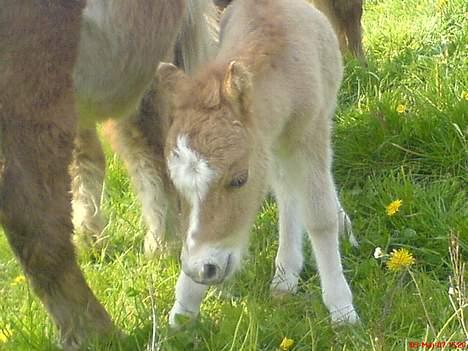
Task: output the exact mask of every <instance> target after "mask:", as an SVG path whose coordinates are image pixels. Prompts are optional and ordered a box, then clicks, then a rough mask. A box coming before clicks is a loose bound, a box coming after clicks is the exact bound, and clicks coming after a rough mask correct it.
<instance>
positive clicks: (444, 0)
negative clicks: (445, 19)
mask: <svg viewBox="0 0 468 351" xmlns="http://www.w3.org/2000/svg"><path fill="white" fill-rule="evenodd" d="M446 5H447V0H438V1H437V8H438V9H439V10H441V9H443V8H444V7H445V6H446Z"/></svg>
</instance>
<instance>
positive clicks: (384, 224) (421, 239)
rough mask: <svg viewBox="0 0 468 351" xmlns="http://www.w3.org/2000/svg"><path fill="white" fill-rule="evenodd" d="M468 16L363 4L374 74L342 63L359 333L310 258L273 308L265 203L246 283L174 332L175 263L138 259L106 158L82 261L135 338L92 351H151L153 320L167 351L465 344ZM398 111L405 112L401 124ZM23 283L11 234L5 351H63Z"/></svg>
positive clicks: (130, 208) (128, 201)
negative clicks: (391, 208) (382, 256)
mask: <svg viewBox="0 0 468 351" xmlns="http://www.w3.org/2000/svg"><path fill="white" fill-rule="evenodd" d="M467 16H468V5H467V3H466V1H463V0H447V1H442V0H439V1H430V0H405V1H399V0H368V1H367V3H366V9H365V19H364V27H365V46H366V50H367V54H368V60H369V65H368V67H367V68H364V67H361V66H360V65H359V64H357V63H356V62H354V61H348V63H347V67H346V77H345V80H344V82H343V87H342V90H341V93H340V104H339V110H338V113H337V118H336V127H335V136H334V144H335V175H336V181H337V184H338V187H339V189H341V194H340V195H341V198H342V201H343V204H344V206H345V208H346V209H347V211H348V212H349V214H350V215H351V216H352V219H353V223H354V230H355V232H356V235H357V237H358V240H359V241H360V244H361V246H360V248H359V249H354V248H352V247H351V246H350V245H349V244H348V243H347V242H343V244H342V256H343V263H344V267H345V270H346V275H347V277H348V279H349V281H350V283H351V286H352V290H353V292H354V299H355V304H356V307H357V310H358V312H359V313H360V316H361V319H362V323H361V325H358V326H355V327H341V328H335V327H333V326H331V325H330V322H329V319H328V314H327V311H326V309H325V307H324V306H323V304H322V302H321V297H320V288H319V281H318V277H317V273H316V269H315V266H314V263H313V260H312V259H310V258H309V259H308V260H307V262H306V268H305V270H304V273H303V275H302V281H301V285H300V290H299V293H298V294H297V295H295V296H291V297H288V298H287V299H285V300H283V301H280V302H278V301H275V300H272V299H271V298H270V295H269V291H268V287H269V282H270V279H271V277H272V273H273V260H274V256H275V252H276V248H277V219H276V218H277V211H276V206H275V204H274V203H272V202H266V203H265V204H264V207H263V209H262V212H261V213H260V214H259V215H258V218H257V222H256V224H255V227H254V228H253V230H252V231H253V233H252V234H253V236H252V237H253V240H252V245H251V255H250V256H249V257H248V258H247V261H246V263H245V265H244V269H243V270H242V272H240V273H239V274H238V275H237V276H236V278H235V279H234V280H232V281H231V282H229V283H226V284H225V285H223V286H221V287H218V288H216V289H212V290H210V292H209V294H208V296H207V298H206V299H205V302H204V304H203V307H202V312H201V316H200V319H199V321H198V322H196V323H195V324H194V325H192V326H190V327H188V328H187V329H186V330H184V331H182V332H173V331H170V330H169V329H168V327H167V314H168V311H169V309H170V308H171V304H172V302H173V298H174V285H175V282H176V278H177V274H178V272H179V269H180V267H179V263H178V260H177V259H176V258H163V259H160V260H148V259H146V258H145V257H144V256H143V255H142V254H141V253H142V243H143V235H144V232H145V230H144V226H143V225H142V224H141V222H140V209H139V205H138V203H137V201H136V200H135V197H134V195H133V194H132V192H131V191H130V187H129V181H128V179H127V176H126V174H125V171H124V169H123V168H122V166H121V164H120V162H119V161H118V160H117V159H116V158H115V157H114V156H112V155H111V154H110V153H108V176H107V179H106V196H105V204H104V207H105V210H106V213H107V215H108V218H109V227H108V229H107V231H108V234H109V235H110V236H111V241H110V244H109V246H108V247H107V248H106V249H105V250H103V251H102V252H95V253H94V254H82V255H81V257H80V262H81V266H82V267H83V270H84V272H85V274H86V276H87V279H88V281H89V282H90V285H91V286H92V288H93V290H94V291H95V292H96V294H97V295H98V296H99V298H100V300H101V301H102V302H103V303H104V304H105V306H106V308H107V309H108V311H109V312H110V313H111V315H112V316H113V318H114V320H115V322H116V324H117V325H119V326H120V327H121V328H122V329H123V330H124V331H125V332H127V333H128V334H129V335H130V337H129V340H127V341H128V342H126V343H118V342H117V343H115V344H114V345H113V346H112V347H105V346H100V347H99V346H96V347H93V348H92V349H93V350H108V349H109V350H132V351H133V350H144V349H145V345H146V343H147V341H148V339H149V337H150V335H151V331H152V328H153V321H152V319H153V317H152V316H153V314H154V316H155V319H156V325H157V330H158V336H159V343H160V346H161V349H162V350H191V349H195V350H212V351H221V350H226V351H229V350H235V351H239V350H277V349H278V347H279V344H280V342H281V340H282V338H283V337H284V336H287V337H289V338H292V339H294V340H295V346H294V348H293V349H294V350H296V351H299V350H304V351H305V350H319V351H320V350H382V351H387V350H411V348H410V347H409V341H422V340H426V341H434V340H440V341H463V340H465V339H467V338H468V335H465V334H464V332H463V330H462V324H461V322H460V320H458V319H457V318H454V317H455V314H454V313H455V312H454V308H453V307H452V305H451V303H450V300H449V295H448V290H449V287H450V283H449V279H450V276H453V275H454V272H453V269H454V268H453V267H452V265H451V263H450V257H449V252H448V243H449V235H450V234H452V233H453V234H458V235H459V237H460V251H461V260H462V261H464V262H466V260H467V255H468V254H467V253H468V197H467V188H468V187H467V183H468V176H467V175H468V145H467V134H468V118H467V114H468V101H467V99H466V97H463V95H462V94H463V93H464V92H465V93H466V92H468V60H467V56H466V54H467V52H468V51H467V49H468V17H467ZM398 105H404V106H405V107H406V111H405V112H404V113H398V112H397V111H396V108H397V106H398ZM395 199H402V200H403V205H402V207H401V209H400V212H398V213H397V214H396V215H395V216H392V217H389V216H387V215H386V212H385V206H386V205H388V204H389V203H390V202H391V201H393V200H395ZM376 247H381V248H382V250H384V251H385V252H387V253H388V252H391V250H392V249H394V248H400V247H404V248H407V249H409V250H410V251H411V252H412V253H413V255H414V256H415V258H416V264H415V265H414V266H413V267H412V268H411V274H412V276H413V277H414V280H413V278H412V277H411V275H410V274H408V273H405V274H400V273H392V272H389V271H388V269H387V268H386V266H385V264H384V263H383V262H382V261H381V260H376V259H375V258H374V257H373V251H374V249H375V248H376ZM307 252H310V248H307ZM19 275H21V271H20V268H19V266H18V264H17V263H16V261H15V259H14V257H13V255H12V253H11V251H10V249H9V247H8V245H7V242H6V239H5V237H4V236H3V235H2V236H0V282H1V283H0V296H1V298H0V340H2V341H0V350H2V351H3V350H11V351H17V350H20V351H21V350H56V348H55V346H54V340H55V335H56V334H55V330H54V327H53V325H52V324H51V322H50V321H49V319H48V318H47V316H46V314H45V312H44V311H43V309H42V307H41V305H40V304H39V303H38V300H37V299H36V297H35V296H34V295H33V294H32V293H31V291H30V289H29V287H28V285H27V284H26V283H21V282H20V283H18V284H15V283H14V279H15V278H16V277H17V276H19ZM465 275H466V274H465ZM465 279H466V280H468V277H465ZM416 283H417V285H416ZM465 296H466V295H465ZM465 302H466V297H465ZM467 309H468V307H467V306H465V310H464V312H465V320H466V319H467V318H468V317H467V316H468V310H467ZM425 310H426V312H425ZM466 322H467V323H468V321H466ZM431 325H432V327H431ZM3 334H6V335H7V336H8V337H2V335H3ZM3 339H5V340H3ZM415 349H417V348H415ZM447 349H449V348H447Z"/></svg>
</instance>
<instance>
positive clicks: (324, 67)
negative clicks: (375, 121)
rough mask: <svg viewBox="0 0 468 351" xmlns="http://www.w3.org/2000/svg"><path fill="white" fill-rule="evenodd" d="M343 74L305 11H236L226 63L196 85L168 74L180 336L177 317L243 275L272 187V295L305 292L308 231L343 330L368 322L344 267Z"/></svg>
mask: <svg viewBox="0 0 468 351" xmlns="http://www.w3.org/2000/svg"><path fill="white" fill-rule="evenodd" d="M240 38H242V39H241V40H239V39H240ZM342 71H343V67H342V62H341V56H340V51H339V46H338V42H337V39H336V36H335V34H334V32H333V29H332V27H331V25H330V23H329V22H328V21H327V19H326V18H325V17H324V16H323V15H322V14H321V13H320V12H319V11H317V10H316V9H315V8H313V7H311V6H310V5H309V4H307V2H305V1H303V0H236V1H234V2H233V3H232V4H231V5H230V6H229V7H228V8H227V10H226V12H225V14H224V17H223V19H222V22H221V40H220V50H219V52H218V54H217V56H216V58H215V59H213V60H212V61H211V62H210V63H209V64H208V65H207V66H206V67H204V68H203V69H202V70H201V71H200V72H198V73H197V74H196V76H195V77H194V78H191V77H190V76H188V75H186V74H185V73H184V72H183V71H181V70H179V69H177V68H176V67H175V66H174V65H171V64H163V65H161V67H160V69H159V76H160V80H161V86H162V87H164V89H163V91H164V92H165V93H167V94H168V101H169V102H168V107H167V108H168V110H169V113H168V116H169V119H168V121H167V123H166V124H167V125H168V126H169V127H168V134H167V135H168V136H167V139H166V144H165V148H164V151H165V154H166V158H167V168H168V173H169V175H170V178H171V181H172V183H173V184H174V186H175V188H176V190H177V192H178V193H179V194H180V196H181V199H182V200H183V201H182V219H183V221H184V223H183V225H182V227H183V229H184V232H185V243H184V245H183V250H182V256H181V258H182V270H183V271H182V273H181V275H180V277H179V280H178V282H177V287H176V301H175V304H174V306H173V308H172V310H171V313H170V318H169V321H170V323H171V324H172V325H176V324H177V322H176V318H175V317H176V315H178V314H183V315H187V316H189V317H195V316H196V315H197V314H198V311H199V307H200V303H201V301H202V299H203V296H204V292H205V291H206V288H207V286H208V285H211V284H218V283H220V282H222V281H224V280H225V279H227V278H229V277H231V276H232V275H233V273H234V272H235V271H236V270H237V269H238V268H239V267H240V265H241V261H242V256H243V254H244V252H245V251H246V248H247V245H248V241H249V240H248V237H249V230H250V227H251V225H252V223H253V221H254V219H255V214H256V211H257V209H258V208H259V206H260V204H261V201H262V200H263V198H264V196H265V193H266V191H268V190H269V189H270V187H271V188H272V189H273V192H274V193H275V195H276V198H277V202H278V208H279V217H280V218H279V223H280V224H279V226H280V228H279V231H280V239H279V249H278V254H277V257H276V272H275V276H274V278H273V281H272V284H271V288H272V291H273V292H274V293H275V294H284V293H290V292H295V291H296V289H297V285H298V279H299V274H300V272H301V270H302V267H303V253H302V234H303V230H305V231H307V233H308V234H309V238H310V240H311V242H312V246H313V248H314V253H315V257H316V261H317V267H318V270H319V273H320V280H321V285H322V292H323V300H324V303H325V305H326V306H327V307H328V309H329V311H330V313H331V318H332V320H333V321H334V322H351V323H353V322H356V321H357V320H358V315H357V313H356V312H355V310H354V307H353V303H352V294H351V290H350V288H349V286H348V283H347V282H346V279H345V277H344V274H343V269H342V265H341V258H340V254H339V245H338V232H339V226H340V222H341V221H343V216H342V212H341V211H339V210H340V209H341V206H340V204H339V202H338V201H337V197H336V191H335V186H334V182H333V177H332V174H331V160H332V148H331V140H330V135H331V120H332V117H333V114H334V111H335V106H336V99H337V91H338V89H339V86H340V83H341V79H342ZM164 116H166V115H163V117H164ZM345 218H347V217H346V216H345Z"/></svg>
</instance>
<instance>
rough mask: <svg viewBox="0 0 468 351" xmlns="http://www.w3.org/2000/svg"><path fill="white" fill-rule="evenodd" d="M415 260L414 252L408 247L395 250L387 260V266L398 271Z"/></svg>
mask: <svg viewBox="0 0 468 351" xmlns="http://www.w3.org/2000/svg"><path fill="white" fill-rule="evenodd" d="M414 262H415V260H414V257H413V254H412V253H411V252H409V251H408V250H407V249H398V250H393V251H392V253H391V254H390V258H389V259H388V261H387V268H388V269H389V270H391V271H393V272H398V271H400V270H403V269H405V268H408V267H409V266H411V265H413V264H414Z"/></svg>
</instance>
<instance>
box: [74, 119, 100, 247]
mask: <svg viewBox="0 0 468 351" xmlns="http://www.w3.org/2000/svg"><path fill="white" fill-rule="evenodd" d="M70 171H71V174H72V193H73V201H72V206H73V225H74V227H75V241H76V242H77V243H78V246H85V247H86V246H89V245H90V244H91V243H97V244H102V233H103V230H104V227H105V223H106V221H105V219H104V217H103V216H102V214H101V196H102V188H103V183H104V175H105V156H104V152H103V150H102V147H101V144H100V142H99V138H98V135H97V132H96V128H95V127H93V128H90V129H79V130H78V135H77V136H76V138H75V149H74V152H73V163H72V166H71V168H70Z"/></svg>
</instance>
